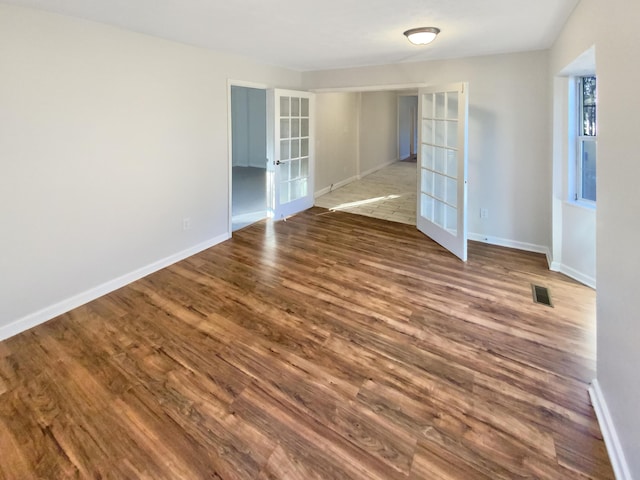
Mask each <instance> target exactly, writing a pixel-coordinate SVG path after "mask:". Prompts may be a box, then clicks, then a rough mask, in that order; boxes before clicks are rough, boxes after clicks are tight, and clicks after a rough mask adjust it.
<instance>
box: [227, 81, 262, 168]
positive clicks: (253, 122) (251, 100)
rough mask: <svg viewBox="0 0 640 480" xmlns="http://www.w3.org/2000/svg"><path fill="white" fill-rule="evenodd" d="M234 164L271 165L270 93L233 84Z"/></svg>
mask: <svg viewBox="0 0 640 480" xmlns="http://www.w3.org/2000/svg"><path fill="white" fill-rule="evenodd" d="M231 120H232V132H233V133H232V142H231V145H232V149H231V152H232V157H233V160H232V164H233V166H234V167H255V168H267V165H266V161H267V92H266V91H265V90H261V89H257V88H247V87H238V86H235V85H234V86H232V87H231Z"/></svg>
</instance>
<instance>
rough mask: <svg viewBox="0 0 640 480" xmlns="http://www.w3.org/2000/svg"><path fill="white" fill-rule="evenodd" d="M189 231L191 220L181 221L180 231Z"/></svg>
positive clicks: (184, 219) (187, 218)
mask: <svg viewBox="0 0 640 480" xmlns="http://www.w3.org/2000/svg"><path fill="white" fill-rule="evenodd" d="M190 229H191V218H189V217H185V218H183V219H182V230H184V231H185V232H186V231H187V230H190Z"/></svg>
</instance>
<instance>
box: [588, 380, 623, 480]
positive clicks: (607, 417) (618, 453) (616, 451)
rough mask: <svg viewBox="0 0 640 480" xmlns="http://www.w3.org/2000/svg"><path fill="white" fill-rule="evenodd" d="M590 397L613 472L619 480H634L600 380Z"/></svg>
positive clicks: (592, 388)
mask: <svg viewBox="0 0 640 480" xmlns="http://www.w3.org/2000/svg"><path fill="white" fill-rule="evenodd" d="M589 396H590V397H591V405H593V409H594V410H595V412H596V417H597V418H598V424H599V425H600V430H601V431H602V437H603V438H604V443H605V445H606V446H607V452H609V459H610V460H611V465H612V466H613V472H614V474H615V476H616V479H617V480H632V478H631V470H629V465H628V464H627V460H626V459H625V457H624V452H623V450H622V446H621V445H620V439H619V438H618V434H617V432H616V428H615V425H614V424H613V420H612V419H611V413H610V412H609V408H608V407H607V402H606V401H605V399H604V395H603V394H602V390H601V389H600V383H599V382H598V379H595V380H594V381H593V382H592V383H591V386H590V387H589Z"/></svg>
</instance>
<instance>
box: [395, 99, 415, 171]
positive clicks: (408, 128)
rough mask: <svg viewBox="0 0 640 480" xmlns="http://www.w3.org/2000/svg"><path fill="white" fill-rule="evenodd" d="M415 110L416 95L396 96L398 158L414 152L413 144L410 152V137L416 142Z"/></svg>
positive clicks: (403, 157)
mask: <svg viewBox="0 0 640 480" xmlns="http://www.w3.org/2000/svg"><path fill="white" fill-rule="evenodd" d="M417 112H418V97H417V96H415V95H412V96H407V95H399V96H398V152H399V153H398V159H400V160H404V159H405V158H407V157H409V156H410V155H411V153H415V152H416V150H415V149H416V146H415V144H414V152H411V140H412V138H411V137H412V136H413V139H414V140H415V141H416V142H417V139H418V134H417V120H418V117H417V115H418V113H417ZM412 130H413V131H412Z"/></svg>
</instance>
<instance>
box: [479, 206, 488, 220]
mask: <svg viewBox="0 0 640 480" xmlns="http://www.w3.org/2000/svg"><path fill="white" fill-rule="evenodd" d="M480 218H489V210H488V209H486V208H481V209H480Z"/></svg>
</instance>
